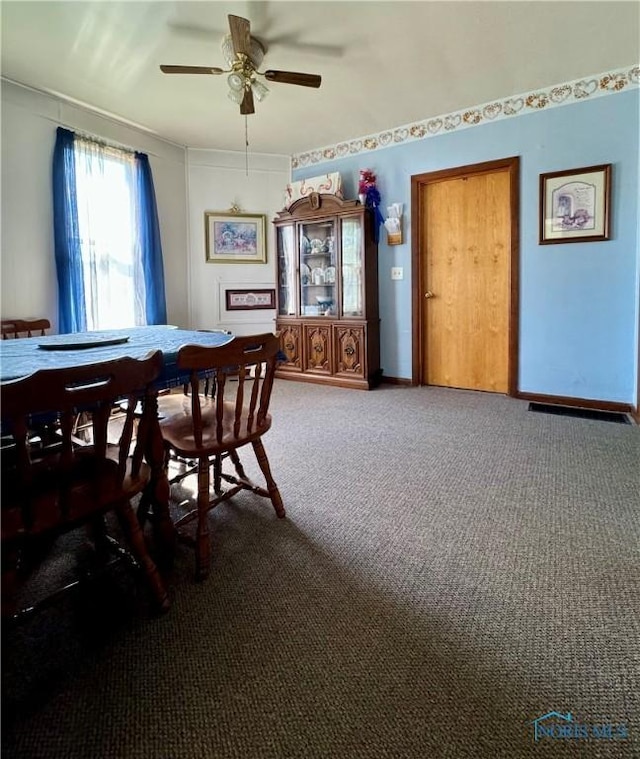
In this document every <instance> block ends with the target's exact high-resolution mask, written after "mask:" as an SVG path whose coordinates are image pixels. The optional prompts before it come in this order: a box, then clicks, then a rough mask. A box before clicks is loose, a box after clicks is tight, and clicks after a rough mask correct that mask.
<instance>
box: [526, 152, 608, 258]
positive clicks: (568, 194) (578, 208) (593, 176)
mask: <svg viewBox="0 0 640 759" xmlns="http://www.w3.org/2000/svg"><path fill="white" fill-rule="evenodd" d="M610 207H611V164H610V163H605V164H602V165H601V166H587V167H586V168H584V169H568V170H566V171H554V172H551V173H549V174H541V175H540V244H541V245H548V244H550V243H564V242H596V241H601V240H608V239H610V234H611V210H610Z"/></svg>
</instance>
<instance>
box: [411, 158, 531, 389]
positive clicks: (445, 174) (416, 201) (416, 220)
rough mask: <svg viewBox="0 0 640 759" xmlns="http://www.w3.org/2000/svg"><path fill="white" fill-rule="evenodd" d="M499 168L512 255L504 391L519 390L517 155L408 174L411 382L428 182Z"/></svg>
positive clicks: (417, 371)
mask: <svg viewBox="0 0 640 759" xmlns="http://www.w3.org/2000/svg"><path fill="white" fill-rule="evenodd" d="M501 169H507V170H508V172H509V190H510V192H509V205H510V209H511V214H510V216H511V245H510V248H511V255H510V265H509V294H508V298H509V325H508V330H509V336H508V344H509V356H508V390H507V395H513V396H515V395H516V394H517V392H518V337H519V315H520V311H519V281H520V279H519V274H520V245H519V240H520V157H519V156H512V157H511V158H502V159H500V160H497V161H485V162H484V163H475V164H470V165H469V166H458V167H455V168H452V169H442V170H440V171H430V172H428V173H426V174H414V175H412V177H411V322H412V330H411V334H412V336H413V340H412V342H413V347H412V362H411V384H412V385H414V386H417V385H420V384H422V383H421V373H422V360H423V356H424V351H425V350H426V348H425V346H426V335H425V334H423V326H422V325H423V316H424V313H423V312H424V309H425V308H426V306H425V302H424V298H423V297H422V296H423V293H424V292H426V290H427V289H428V288H427V285H428V283H427V282H426V273H425V271H423V266H422V265H421V262H422V260H423V257H422V253H423V250H422V235H421V230H422V227H423V225H424V224H426V223H427V220H426V219H424V218H423V208H424V203H423V200H424V195H425V193H426V191H427V188H428V186H429V185H430V184H434V183H435V182H442V181H443V180H448V179H460V178H462V177H468V176H472V175H474V174H487V173H492V172H494V171H499V170H501Z"/></svg>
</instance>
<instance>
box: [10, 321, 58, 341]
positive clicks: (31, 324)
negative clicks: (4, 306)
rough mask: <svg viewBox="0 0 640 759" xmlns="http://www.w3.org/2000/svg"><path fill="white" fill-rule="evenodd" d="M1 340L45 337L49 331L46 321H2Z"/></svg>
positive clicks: (49, 326)
mask: <svg viewBox="0 0 640 759" xmlns="http://www.w3.org/2000/svg"><path fill="white" fill-rule="evenodd" d="M0 326H1V328H2V339H3V340H7V339H9V338H18V337H34V336H37V335H45V334H46V331H47V330H48V329H51V322H50V321H49V320H48V319H3V320H2V322H1V325H0Z"/></svg>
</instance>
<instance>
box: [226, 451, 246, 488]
mask: <svg viewBox="0 0 640 759" xmlns="http://www.w3.org/2000/svg"><path fill="white" fill-rule="evenodd" d="M229 458H230V459H231V461H232V462H233V466H234V467H235V470H236V474H237V475H238V478H239V479H241V480H245V481H246V480H247V475H246V474H245V471H244V467H243V466H242V462H241V461H240V456H238V451H236V449H235V448H232V449H231V450H230V451H229Z"/></svg>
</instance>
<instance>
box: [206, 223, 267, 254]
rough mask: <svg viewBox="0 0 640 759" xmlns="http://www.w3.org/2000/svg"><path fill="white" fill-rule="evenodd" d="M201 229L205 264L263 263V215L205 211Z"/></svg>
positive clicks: (264, 250) (264, 225)
mask: <svg viewBox="0 0 640 759" xmlns="http://www.w3.org/2000/svg"><path fill="white" fill-rule="evenodd" d="M204 228H205V251H206V259H207V263H220V264H264V263H266V262H267V248H266V241H265V237H266V217H265V216H264V215H261V214H248V213H228V212H227V213H224V212H222V213H219V212H216V211H205V214H204Z"/></svg>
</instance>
